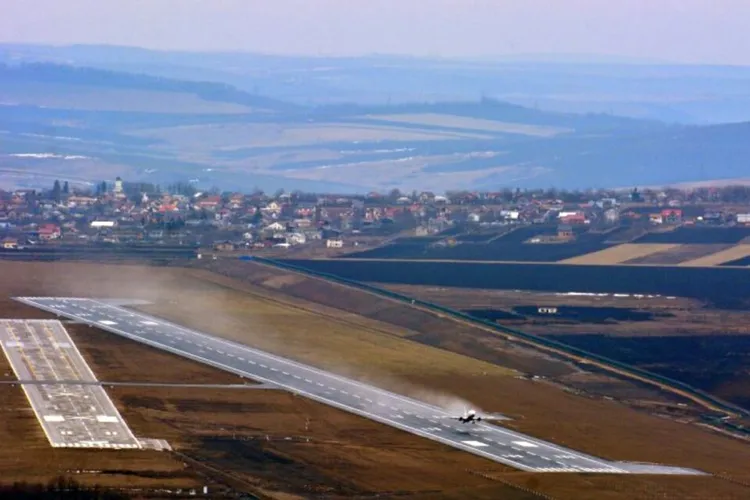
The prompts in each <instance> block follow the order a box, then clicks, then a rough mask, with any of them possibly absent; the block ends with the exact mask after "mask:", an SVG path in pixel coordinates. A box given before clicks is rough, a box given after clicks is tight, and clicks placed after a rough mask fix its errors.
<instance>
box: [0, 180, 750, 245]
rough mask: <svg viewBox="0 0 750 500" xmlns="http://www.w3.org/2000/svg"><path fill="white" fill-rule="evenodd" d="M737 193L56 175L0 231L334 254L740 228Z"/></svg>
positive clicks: (44, 238)
mask: <svg viewBox="0 0 750 500" xmlns="http://www.w3.org/2000/svg"><path fill="white" fill-rule="evenodd" d="M748 200H750V188H743V187H731V188H700V189H693V190H677V189H668V190H644V191H642V192H641V191H638V190H637V189H634V190H628V191H620V192H614V191H606V192H605V191H585V192H583V191H582V192H558V191H556V190H546V191H545V190H538V191H531V192H530V191H520V190H515V191H514V190H510V189H506V190H503V191H500V192H495V193H478V192H453V193H446V194H444V195H440V194H435V193H431V192H421V193H418V192H412V193H410V194H404V193H401V192H399V191H398V190H395V189H394V190H392V191H390V192H388V193H385V194H379V193H369V194H367V195H349V196H347V195H325V194H312V193H301V192H293V193H286V192H284V191H281V190H280V191H278V192H276V193H274V194H273V195H269V194H266V193H263V192H261V191H256V192H254V193H249V194H244V193H232V192H224V193H221V192H219V191H218V190H217V189H213V190H210V191H208V192H200V191H197V190H195V189H193V188H192V186H190V185H183V184H178V185H175V186H172V187H171V188H168V189H164V190H162V189H161V188H160V187H158V186H153V185H148V184H140V183H127V182H124V181H123V180H122V179H120V178H117V179H116V180H115V181H114V182H113V183H111V184H107V183H106V182H103V183H101V184H100V185H97V187H96V189H95V191H93V192H92V190H90V189H87V190H82V189H79V188H73V189H71V188H69V186H68V184H67V183H64V184H61V183H60V182H59V181H56V182H55V183H54V185H53V187H52V188H51V189H49V190H28V189H26V190H16V191H0V240H1V242H2V248H3V249H4V250H14V249H22V248H25V247H29V246H33V245H40V246H45V245H103V244H104V245H137V244H140V245H184V246H191V247H195V248H203V249H210V250H212V251H217V252H232V251H260V250H264V249H276V250H277V251H294V250H297V251H299V250H302V249H308V250H309V249H318V250H320V249H323V251H324V252H325V251H326V250H327V251H331V252H333V253H341V252H344V251H347V249H348V251H352V250H354V247H365V248H367V247H370V248H371V247H373V246H378V245H382V244H383V243H385V242H387V241H389V240H390V239H393V238H396V237H401V236H416V237H419V236H431V235H436V234H440V233H446V234H457V233H458V232H468V233H471V232H472V231H482V230H483V228H488V227H489V228H492V227H496V226H502V225H525V224H528V225H531V224H547V225H550V224H556V225H557V228H558V230H557V238H555V239H556V240H562V241H564V240H566V239H569V238H573V237H574V235H575V231H574V230H573V229H574V228H575V227H576V226H582V225H585V226H588V227H591V228H601V229H606V228H612V227H617V226H621V225H628V224H648V225H651V226H660V225H663V226H675V225H692V224H712V225H735V224H745V225H746V224H750V208H748V209H743V207H748V206H749V205H750V203H748ZM457 228H460V229H457ZM449 229H453V231H448V230H449ZM329 253H330V252H329Z"/></svg>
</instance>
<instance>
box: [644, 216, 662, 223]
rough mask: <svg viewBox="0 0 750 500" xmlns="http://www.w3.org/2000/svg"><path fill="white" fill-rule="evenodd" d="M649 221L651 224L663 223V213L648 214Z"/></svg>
mask: <svg viewBox="0 0 750 500" xmlns="http://www.w3.org/2000/svg"><path fill="white" fill-rule="evenodd" d="M648 221H649V222H650V223H651V224H663V223H664V217H662V215H661V214H649V215H648Z"/></svg>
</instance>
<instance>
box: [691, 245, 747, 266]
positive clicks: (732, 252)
mask: <svg viewBox="0 0 750 500" xmlns="http://www.w3.org/2000/svg"><path fill="white" fill-rule="evenodd" d="M748 255H750V245H735V246H733V247H731V248H727V249H726V250H722V251H720V252H716V253H713V254H711V255H706V256H705V257H699V258H697V259H693V260H689V261H687V262H682V263H681V264H680V265H681V266H717V265H719V264H723V263H724V262H730V261H733V260H736V259H742V258H743V257H747V256H748Z"/></svg>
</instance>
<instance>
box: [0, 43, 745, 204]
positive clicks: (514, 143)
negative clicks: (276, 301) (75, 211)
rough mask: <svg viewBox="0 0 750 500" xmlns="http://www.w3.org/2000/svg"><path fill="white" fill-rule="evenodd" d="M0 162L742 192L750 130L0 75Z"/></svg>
mask: <svg viewBox="0 0 750 500" xmlns="http://www.w3.org/2000/svg"><path fill="white" fill-rule="evenodd" d="M106 53H107V50H106V48H103V49H101V56H102V57H104V54H106ZM142 56H143V57H145V56H148V57H151V53H150V52H148V51H146V53H145V56H144V53H142V52H139V51H135V52H133V53H132V57H133V58H135V59H138V58H140V57H142ZM217 57H218V59H220V60H221V59H222V58H225V59H226V60H231V57H230V56H229V55H226V54H225V55H222V56H217ZM269 61H271V63H273V61H274V59H273V58H270V59H269ZM373 61H374V60H370V63H373ZM256 62H257V60H256ZM355 62H356V61H347V62H346V64H349V65H354V64H355ZM308 63H309V61H308ZM401 63H403V64H405V62H404V61H401ZM290 64H292V63H290ZM294 64H302V62H300V61H296V62H294ZM310 71H312V70H310ZM0 155H5V156H4V157H3V158H2V162H3V163H4V164H6V165H9V166H12V167H13V169H14V171H17V170H18V169H19V168H22V167H23V166H24V165H26V164H28V165H30V166H32V163H33V169H34V171H35V172H36V173H37V174H38V175H41V174H43V173H44V172H45V171H55V172H65V171H67V170H70V171H75V172H76V173H77V175H80V176H88V177H87V178H91V180H92V181H96V180H97V178H98V176H101V177H105V178H114V177H115V176H116V175H119V174H123V175H125V174H127V175H128V176H129V178H130V179H131V180H142V181H147V182H155V181H158V182H160V183H169V182H174V181H187V180H190V181H191V182H194V183H195V184H196V185H198V186H202V187H211V186H220V187H226V188H232V189H237V188H243V189H252V188H253V187H255V186H256V185H257V186H259V187H262V188H264V189H266V190H275V189H278V188H284V189H288V190H289V189H315V190H319V191H338V192H341V191H349V192H353V191H357V192H366V191H371V190H377V191H383V190H389V189H392V188H399V189H401V190H405V191H412V190H431V191H436V192H441V191H445V190H450V189H486V190H496V189H500V188H504V187H511V188H515V187H522V188H523V187H529V188H534V187H550V186H556V187H560V188H587V187H622V186H633V185H641V186H643V185H663V184H675V183H685V182H701V181H715V180H717V179H722V178H725V179H729V178H740V177H746V176H747V158H750V123H747V124H746V123H740V124H729V125H715V126H703V127H701V126H683V125H668V124H665V123H661V122H658V121H654V120H639V119H634V118H625V117H619V116H613V115H611V114H607V113H587V114H575V113H562V112H550V111H544V110H539V109H534V108H529V107H524V106H520V105H517V104H509V103H506V102H502V101H500V100H496V99H489V98H485V99H481V100H475V101H465V102H459V101H450V102H437V103H401V104H393V105H384V104H379V105H363V104H338V105H323V106H320V105H319V106H303V105H295V104H288V103H285V102H282V101H279V100H276V99H272V98H268V97H263V96H259V95H257V94H253V93H250V92H245V91H242V90H238V89H237V88H235V87H232V86H230V85H227V84H224V83H212V82H201V81H182V80H178V79H173V78H163V77H157V76H150V75H144V74H130V73H124V72H118V71H109V70H102V69H96V68H87V67H74V66H66V65H61V64H51V63H31V64H20V65H18V64H0ZM32 158H33V159H34V160H33V161H32V160H31V159H32ZM61 158H62V159H61ZM0 167H2V165H0ZM30 168H31V167H30ZM45 169H46V170H45ZM0 180H2V179H0ZM29 182H31V181H29Z"/></svg>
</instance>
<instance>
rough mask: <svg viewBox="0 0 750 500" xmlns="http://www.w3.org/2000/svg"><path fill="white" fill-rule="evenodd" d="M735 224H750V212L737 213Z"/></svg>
mask: <svg viewBox="0 0 750 500" xmlns="http://www.w3.org/2000/svg"><path fill="white" fill-rule="evenodd" d="M737 224H743V225H745V226H750V214H737Z"/></svg>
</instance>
